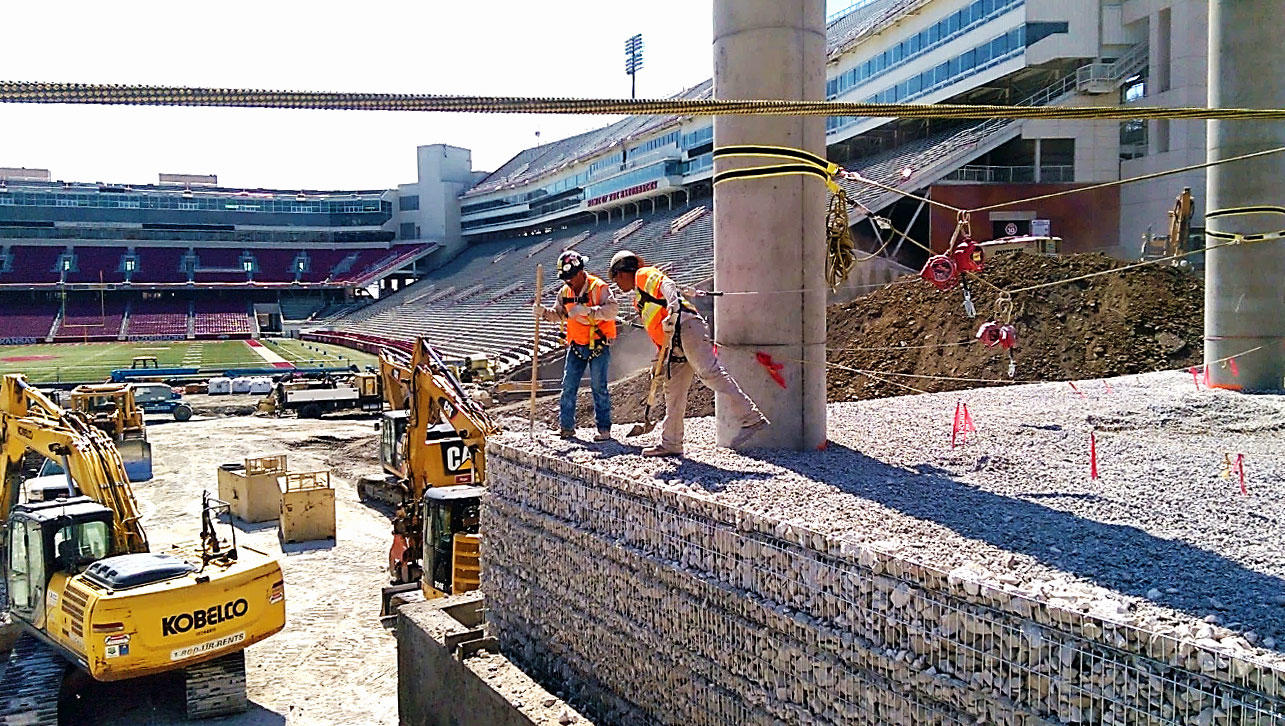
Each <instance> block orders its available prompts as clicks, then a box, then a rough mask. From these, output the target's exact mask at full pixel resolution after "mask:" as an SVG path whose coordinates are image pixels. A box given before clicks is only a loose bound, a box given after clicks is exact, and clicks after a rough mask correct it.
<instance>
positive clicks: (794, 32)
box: [714, 0, 826, 449]
mask: <svg viewBox="0 0 1285 726" xmlns="http://www.w3.org/2000/svg"><path fill="white" fill-rule="evenodd" d="M825 47H826V46H825V2H824V0H714V97H715V98H720V99H738V98H761V99H791V100H822V99H824V98H825ZM732 144H757V145H770V146H787V147H791V148H796V149H805V150H807V151H810V152H812V153H813V154H816V155H818V156H821V157H824V156H825V120H824V119H823V118H821V117H807V118H795V117H782V116H718V117H715V119H714V145H715V147H721V146H728V145H732ZM772 163H786V162H785V161H784V160H772V159H739V158H738V159H719V160H717V161H716V162H715V166H714V171H715V173H721V172H724V171H728V170H730V169H735V168H739V167H743V166H762V165H764V164H772ZM825 205H826V191H825V185H824V183H823V182H822V181H821V180H820V179H819V178H817V177H814V176H782V177H768V178H762V179H749V180H743V181H741V180H738V181H731V182H727V183H724V184H720V185H718V186H717V187H715V189H714V284H715V286H716V289H718V290H730V291H742V290H755V291H759V292H762V293H765V294H759V295H730V296H726V297H721V298H718V301H717V304H716V305H715V308H714V329H715V335H716V338H717V339H718V343H719V356H720V358H721V359H722V361H723V362H724V364H725V365H727V367H728V369H729V370H730V371H731V372H732V375H733V376H735V377H736V379H737V381H738V382H739V383H740V384H741V388H743V389H744V390H745V392H746V393H748V394H749V395H750V397H751V398H753V399H754V401H755V402H756V403H758V405H759V407H760V408H761V409H762V410H763V412H764V413H765V414H766V415H767V417H768V418H769V419H771V420H772V425H771V426H770V427H768V428H767V429H766V430H764V431H763V432H762V433H760V434H758V435H757V436H756V437H755V438H754V439H753V440H752V441H751V442H750V446H752V447H780V448H794V449H813V448H816V447H817V446H820V445H821V444H822V443H823V442H824V441H825V438H826V433H825V430H826V429H825V378H826V376H825V374H826V369H825V302H826V293H825V209H826V206H825ZM804 289H806V290H807V292H797V291H798V290H804ZM773 291H794V292H780V293H779V294H773ZM756 353H766V354H768V355H770V356H772V358H773V360H775V361H777V362H780V363H784V364H785V368H784V370H783V371H782V374H783V376H784V378H785V383H786V387H785V388H784V389H782V388H781V387H780V386H779V385H777V384H776V383H775V382H774V381H773V380H772V379H771V377H770V376H768V374H767V372H766V371H765V370H764V368H763V367H762V366H761V365H759V363H758V362H757V361H756V360H755V354H756ZM715 410H716V412H717V415H718V443H719V444H721V445H726V444H727V442H728V441H730V439H731V437H732V436H733V435H735V426H736V423H737V422H735V421H732V420H731V418H730V415H729V413H728V409H727V408H726V407H725V406H724V402H723V401H721V400H716V402H715Z"/></svg>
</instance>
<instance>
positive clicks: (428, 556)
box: [423, 486, 485, 598]
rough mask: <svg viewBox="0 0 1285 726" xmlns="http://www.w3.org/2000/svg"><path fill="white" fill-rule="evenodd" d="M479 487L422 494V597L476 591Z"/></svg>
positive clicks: (438, 490)
mask: <svg viewBox="0 0 1285 726" xmlns="http://www.w3.org/2000/svg"><path fill="white" fill-rule="evenodd" d="M483 491H485V490H484V489H482V487H475V486H450V487H434V488H432V489H429V490H427V491H425V492H424V526H425V529H426V530H427V531H426V532H425V535H426V536H425V537H424V559H423V562H424V577H423V586H424V596H425V597H428V598H436V597H445V596H447V595H455V594H459V593H461V592H469V591H471V590H476V589H477V588H478V585H479V580H480V577H479V576H480V573H481V567H480V565H479V562H478V556H479V554H480V550H481V541H482V540H481V536H480V535H479V534H478V521H479V515H478V513H479V509H480V508H481V504H482V492H483Z"/></svg>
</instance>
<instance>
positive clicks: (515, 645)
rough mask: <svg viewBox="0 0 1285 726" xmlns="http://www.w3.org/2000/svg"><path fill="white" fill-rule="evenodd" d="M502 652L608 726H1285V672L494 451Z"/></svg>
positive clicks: (564, 464)
mask: <svg viewBox="0 0 1285 726" xmlns="http://www.w3.org/2000/svg"><path fill="white" fill-rule="evenodd" d="M488 453H489V459H488V462H487V464H488V473H489V482H488V494H487V496H486V499H485V505H484V507H483V515H482V516H483V521H482V531H483V532H484V533H485V540H484V541H485V547H484V555H483V588H484V590H485V592H486V597H487V602H488V608H489V609H488V620H489V621H490V623H491V625H492V626H493V628H494V629H495V631H496V635H498V637H499V639H500V643H501V647H502V649H503V650H504V651H505V652H506V653H507V654H508V655H509V657H510V658H512V659H513V660H515V661H516V662H518V663H519V664H520V665H521V666H522V667H523V668H524V669H526V670H528V672H530V673H532V674H533V675H535V676H536V677H537V679H543V680H545V681H546V682H547V683H546V684H547V685H548V684H550V682H551V684H557V685H556V686H555V687H565V688H566V689H567V690H570V691H573V692H575V693H576V697H575V699H574V700H575V701H576V702H577V703H578V704H580V705H582V706H584V707H585V708H587V709H588V712H589V713H592V714H593V715H594V716H595V718H596V720H598V721H599V722H603V723H623V724H633V723H656V722H659V723H684V724H760V723H763V724H766V723H781V722H786V723H810V724H811V723H815V724H830V723H835V724H839V723H888V724H973V723H994V724H1047V723H1071V724H1200V725H1202V726H1203V725H1209V726H1213V725H1215V724H1253V725H1254V726H1258V725H1260V724H1285V671H1282V670H1279V669H1273V668H1271V667H1270V666H1269V665H1267V664H1265V663H1258V662H1255V661H1253V660H1251V659H1248V658H1244V657H1240V656H1238V655H1234V654H1232V653H1230V652H1229V649H1228V648H1225V647H1224V646H1223V644H1222V643H1220V642H1219V641H1217V640H1213V639H1205V640H1206V641H1207V642H1195V641H1186V640H1179V639H1177V638H1175V637H1172V636H1170V635H1165V634H1161V633H1152V632H1148V631H1144V630H1140V629H1138V628H1136V627H1133V626H1130V625H1124V624H1121V623H1114V622H1111V621H1110V620H1107V619H1103V618H1098V617H1093V616H1088V615H1084V614H1082V613H1079V612H1073V611H1069V610H1062V609H1058V608H1055V607H1050V606H1049V605H1048V604H1046V603H1042V602H1037V601H1034V600H1031V599H1028V598H1025V597H1021V596H1017V595H1014V594H1012V593H1008V592H1005V591H1003V590H1001V589H999V588H997V587H992V586H990V585H987V584H985V583H981V582H977V581H975V580H972V579H968V578H966V577H960V576H958V575H956V574H950V573H945V572H941V571H938V570H934V569H933V568H931V567H928V566H925V565H921V564H919V563H915V562H911V561H908V560H906V559H905V558H901V557H895V556H891V555H888V554H886V553H882V552H878V551H876V550H875V549H872V548H870V547H868V546H863V545H859V544H856V543H853V542H846V541H842V540H838V539H833V538H828V537H825V536H822V535H820V534H817V533H814V532H809V531H806V530H802V529H800V528H797V527H795V526H792V525H789V524H786V523H782V522H775V521H771V520H769V519H766V518H763V517H760V516H757V515H755V514H752V513H749V512H746V511H743V510H737V509H732V508H729V507H726V506H724V505H721V504H718V503H715V502H711V501H706V500H702V499H699V498H696V497H693V496H690V495H686V494H680V493H676V492H672V491H665V490H664V489H662V488H661V487H659V486H657V485H655V484H654V483H652V482H650V481H630V480H626V479H622V478H619V477H615V476H610V475H606V474H604V473H603V472H601V471H598V470H596V469H593V468H591V467H589V466H586V465H582V464H578V463H572V462H568V461H565V460H561V459H558V458H555V457H550V456H545V455H543V454H539V453H533V452H529V451H525V450H522V449H518V448H514V447H512V446H508V445H503V444H499V443H494V442H493V443H492V444H491V445H490V446H489V448H488Z"/></svg>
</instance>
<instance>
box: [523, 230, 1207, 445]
mask: <svg viewBox="0 0 1285 726" xmlns="http://www.w3.org/2000/svg"><path fill="white" fill-rule="evenodd" d="M1128 264H1130V263H1127V262H1122V261H1120V260H1116V259H1114V258H1111V257H1108V256H1106V255H1103V254H1096V253H1095V254H1080V255H1062V256H1046V255H1036V254H1030V253H1026V252H1006V253H1000V254H997V255H994V256H992V257H991V258H990V259H988V260H987V262H986V269H985V270H984V271H983V272H982V273H980V280H974V281H973V282H971V283H970V289H971V291H972V297H973V303H974V305H975V306H976V309H977V317H976V318H974V319H970V318H968V317H967V316H966V315H965V313H964V305H963V291H962V290H961V289H960V288H958V287H957V288H955V289H953V290H948V291H945V292H939V291H938V290H937V289H936V288H934V287H933V286H931V285H929V284H928V283H926V282H924V281H922V280H920V279H919V278H917V277H915V276H906V277H903V278H900V279H898V280H895V281H894V282H892V283H891V284H889V285H888V286H886V287H883V288H881V289H879V290H876V291H874V292H872V293H870V294H869V295H865V296H863V297H860V298H857V299H856V300H853V301H852V302H849V303H846V304H843V305H833V306H831V307H830V309H829V311H828V312H827V329H828V335H827V346H828V347H827V353H826V355H827V358H828V360H829V361H830V363H831V368H830V370H829V372H828V391H827V393H828V398H829V400H830V401H855V400H860V399H867V398H882V397H886V396H897V395H902V394H907V393H916V392H919V391H925V392H936V391H950V390H959V389H965V388H975V387H978V386H987V385H1004V384H1008V383H1027V382H1031V381H1050V380H1053V381H1062V380H1068V381H1069V380H1083V379H1092V378H1106V377H1111V376H1120V375H1127V374H1132V373H1143V372H1147V371H1155V370H1166V369H1173V368H1184V367H1187V366H1192V365H1199V364H1200V362H1201V351H1202V344H1201V338H1202V335H1203V330H1204V312H1203V307H1204V285H1203V283H1202V281H1201V278H1200V277H1198V276H1197V275H1195V274H1193V273H1192V272H1190V271H1188V270H1185V269H1180V268H1176V267H1172V266H1170V265H1168V264H1163V263H1162V264H1155V265H1148V266H1145V267H1138V268H1135V269H1131V270H1123V271H1121V272H1118V273H1115V274H1102V275H1098V276H1096V277H1090V278H1087V279H1079V280H1075V281H1071V282H1066V281H1067V280H1071V279H1072V278H1079V277H1081V276H1084V275H1089V274H1093V273H1102V272H1108V271H1111V270H1119V269H1120V268H1123V267H1125V266H1127V265H1128ZM1048 283H1058V284H1052V285H1050V286H1048V287H1044V288H1041V289H1038V290H1031V291H1029V292H1020V293H1017V294H1015V295H1013V296H1012V301H1013V308H1012V324H1013V325H1014V326H1015V327H1016V329H1017V346H1016V347H1015V348H1014V349H1013V358H1014V360H1015V362H1016V366H1015V368H1016V370H1015V374H1014V376H1013V378H1009V377H1008V356H1007V354H1006V353H1005V352H1004V351H1003V350H1002V349H1000V348H998V347H997V348H987V347H985V346H983V345H982V344H981V343H979V342H978V341H977V340H976V339H975V335H976V333H977V329H978V327H979V326H980V325H981V324H982V323H984V322H987V321H990V320H996V319H997V318H998V315H997V313H996V305H995V303H996V300H997V298H998V297H999V292H998V289H997V288H999V289H1006V290H1017V289H1019V288H1025V287H1030V286H1033V285H1043V284H1048ZM998 321H999V322H1001V323H1003V322H1004V321H1003V319H1002V318H1000V319H999V320H998ZM854 369H855V370H854ZM858 370H860V371H867V372H868V373H858V372H857V371H858ZM919 376H923V377H919ZM952 378H954V379H963V380H948V379H952ZM648 380H649V379H648V374H647V372H646V371H644V372H642V373H640V374H637V375H635V376H632V377H629V378H626V379H623V380H620V381H617V382H616V383H614V384H612V386H611V391H612V396H611V404H612V418H613V420H614V421H615V423H633V422H636V421H641V420H642V419H643V412H644V406H643V404H644V402H645V400H646V398H647V387H648ZM525 406H526V404H525V403H523V404H521V406H516V405H515V406H513V407H511V408H513V411H512V412H513V413H525V410H526V409H525ZM654 408H655V411H654V413H653V415H654V416H655V417H657V418H659V417H661V416H663V415H664V396H663V394H658V395H657V402H656V406H655V407H654ZM713 414H714V395H713V393H712V392H711V391H710V390H709V389H707V388H705V387H704V386H702V385H693V386H692V390H691V394H690V395H689V397H688V403H687V415H688V416H712V415H713ZM537 415H538V417H539V420H540V421H542V422H547V423H548V424H549V425H550V426H556V425H557V417H558V401H557V398H556V397H546V398H542V399H540V400H539V401H538V402H537ZM576 420H577V423H579V425H581V426H591V425H592V421H593V405H592V402H591V399H590V394H589V390H588V386H587V385H586V386H584V387H582V388H581V390H580V395H579V397H578V399H577V401H576Z"/></svg>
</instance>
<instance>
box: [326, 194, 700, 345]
mask: <svg viewBox="0 0 1285 726" xmlns="http://www.w3.org/2000/svg"><path fill="white" fill-rule="evenodd" d="M708 202H709V200H704V201H703V202H696V203H693V204H692V205H691V206H686V207H676V208H674V209H668V210H666V209H662V210H659V211H657V212H655V213H648V214H644V215H641V216H640V217H638V218H637V219H636V220H629V221H627V222H619V223H616V222H613V223H611V224H601V225H597V226H594V225H580V226H575V227H570V228H568V229H564V230H559V231H557V232H554V233H552V234H550V235H548V236H533V237H521V238H518V239H516V240H500V241H494V242H485V243H480V244H475V245H472V246H470V247H469V248H468V249H467V250H465V251H464V252H463V253H461V254H460V255H459V256H458V257H456V258H455V259H454V260H452V261H451V262H449V263H447V264H446V265H445V266H444V267H442V268H440V269H438V270H435V271H433V272H432V273H431V274H430V276H429V277H427V278H425V279H423V280H421V281H419V282H417V283H415V284H414V285H411V286H410V287H408V288H406V289H405V290H403V291H399V292H397V293H394V294H393V295H391V296H389V297H388V298H386V299H385V300H381V301H379V302H378V303H376V304H374V305H371V306H369V307H366V308H364V309H362V310H359V311H357V312H355V313H353V314H351V315H349V316H345V317H343V318H339V319H338V320H336V321H334V322H333V323H332V324H330V325H328V326H327V329H328V330H329V331H330V333H329V334H331V335H340V336H348V340H349V341H350V342H360V343H362V344H364V345H369V346H375V347H378V345H379V344H378V343H375V342H373V341H382V342H383V343H384V344H387V343H390V342H395V343H399V344H408V342H409V341H412V340H414V338H415V337H416V336H419V335H424V336H427V337H428V338H429V340H430V341H432V343H433V344H434V345H435V346H437V347H438V348H439V349H440V350H441V351H442V352H443V353H444V354H446V355H450V356H460V355H467V354H470V353H478V352H484V353H489V354H491V355H493V356H496V358H497V360H498V361H499V365H500V368H501V369H511V368H513V367H515V366H517V365H520V364H521V363H522V362H523V361H525V360H527V359H529V357H530V354H531V340H532V333H533V329H534V322H533V321H532V318H531V313H530V306H531V300H532V299H533V297H534V290H533V287H534V285H533V282H534V279H535V266H536V265H537V264H544V266H545V268H546V270H549V269H551V268H552V267H553V262H554V260H555V259H556V258H557V255H558V253H559V252H560V251H561V250H563V249H565V248H566V246H568V245H570V244H571V243H572V242H575V243H576V244H575V249H577V250H579V251H580V252H581V253H583V254H585V255H587V256H588V257H589V269H590V271H591V272H594V273H595V274H598V275H605V272H606V271H605V267H606V265H607V262H608V261H609V260H610V259H611V255H612V254H613V253H614V252H615V251H616V250H617V249H619V248H620V247H622V246H623V247H628V248H629V249H632V250H633V251H635V252H637V253H638V254H640V255H642V256H643V258H644V259H645V260H647V261H648V262H649V263H652V264H658V265H660V266H662V267H664V268H665V269H666V270H667V271H668V272H669V274H670V275H672V276H673V277H674V278H675V279H676V280H678V281H680V282H682V283H686V284H695V283H698V282H701V281H703V280H705V279H708V278H709V277H710V276H711V275H712V274H713V261H714V255H713V215H710V214H703V215H700V216H699V217H697V218H696V220H695V221H693V222H691V223H690V224H688V225H687V226H685V227H683V228H682V229H679V230H677V231H676V232H671V230H670V227H671V224H672V223H673V222H674V221H675V220H678V219H679V218H681V217H683V215H685V214H688V213H690V212H692V211H693V210H694V209H696V208H697V207H700V206H701V205H702V204H705V205H708ZM638 222H641V225H639V224H638ZM629 226H633V227H635V229H634V231H633V232H632V233H631V234H629V236H628V237H626V238H625V239H623V240H617V239H616V235H617V232H618V231H619V230H621V228H625V227H629ZM533 250H539V251H538V252H535V253H534V254H528V253H530V252H531V251H533ZM561 285H562V283H561V282H560V281H558V280H557V279H556V277H552V276H551V279H548V280H547V281H546V285H545V290H544V295H543V299H544V300H545V301H546V304H552V301H553V296H554V295H556V294H557V291H558V289H559V288H560V287H561ZM625 307H626V309H627V308H628V305H627V304H626V306H625ZM541 340H542V347H543V348H545V349H555V348H558V347H560V345H561V343H560V341H559V340H558V338H557V333H556V332H551V331H550V330H549V328H548V327H547V326H546V327H545V328H544V333H543V334H542V336H541Z"/></svg>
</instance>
